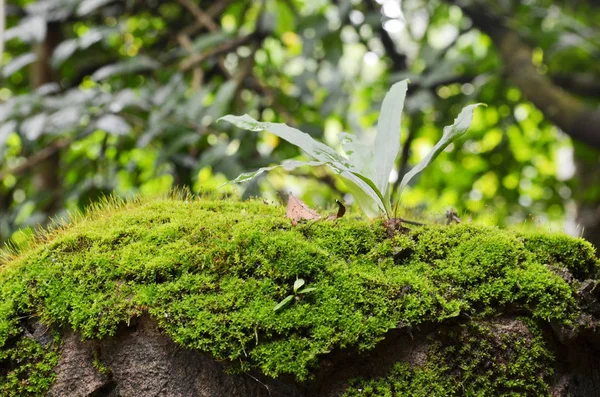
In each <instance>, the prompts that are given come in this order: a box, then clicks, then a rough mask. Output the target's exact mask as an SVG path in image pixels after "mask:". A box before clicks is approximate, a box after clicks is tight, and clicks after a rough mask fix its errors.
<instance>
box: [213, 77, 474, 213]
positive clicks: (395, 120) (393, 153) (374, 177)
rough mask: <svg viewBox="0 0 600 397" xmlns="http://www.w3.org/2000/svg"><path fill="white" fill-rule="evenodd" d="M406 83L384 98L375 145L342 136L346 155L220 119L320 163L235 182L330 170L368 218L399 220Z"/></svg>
mask: <svg viewBox="0 0 600 397" xmlns="http://www.w3.org/2000/svg"><path fill="white" fill-rule="evenodd" d="M407 84H408V80H403V81H400V82H398V83H396V84H394V85H393V86H392V88H391V89H390V91H389V92H388V93H387V95H386V96H385V98H384V100H383V104H382V106H381V112H380V113H379V120H378V122H377V135H376V137H375V142H374V144H373V145H370V144H367V143H364V142H361V141H360V140H359V139H358V137H357V136H355V135H350V134H347V133H343V134H342V135H341V143H342V146H343V148H344V151H345V153H346V156H344V155H342V154H340V153H338V152H337V151H336V150H335V149H333V148H331V147H329V146H327V145H325V144H324V143H321V142H318V141H316V140H314V139H313V138H312V137H311V136H310V135H308V134H307V133H304V132H302V131H300V130H297V129H295V128H292V127H289V126H287V125H285V124H283V123H262V122H259V121H256V120H255V119H253V118H252V117H250V116H249V115H247V114H245V115H243V116H232V115H228V116H224V117H222V118H221V119H220V120H225V121H228V122H230V123H232V124H234V125H235V126H237V127H239V128H243V129H246V130H250V131H269V132H271V133H273V134H275V135H277V136H278V137H280V138H282V139H284V140H286V141H288V142H290V143H292V144H293V145H296V146H298V147H299V148H300V149H302V150H303V151H304V152H305V153H306V154H307V155H308V156H310V157H312V158H313V159H314V160H315V161H298V160H286V161H284V162H283V163H281V165H276V166H271V167H264V168H260V169H259V170H257V171H254V172H248V173H244V174H241V175H240V176H238V177H237V178H236V179H234V180H233V181H232V182H244V181H249V180H251V179H253V178H255V177H257V176H258V175H260V174H262V173H264V172H267V171H270V170H272V169H274V168H277V167H283V168H285V169H286V170H292V169H295V168H298V167H301V166H304V165H308V166H321V165H327V166H328V167H329V168H331V170H332V171H333V172H334V173H336V174H337V175H339V176H340V177H342V179H343V180H344V182H345V183H346V186H347V187H348V190H349V191H350V193H352V195H353V196H354V198H355V199H356V201H357V202H358V205H359V206H360V208H361V209H362V210H363V211H364V213H365V214H366V215H367V216H368V217H370V218H373V217H377V216H379V215H381V214H384V215H385V216H386V217H387V218H388V220H389V219H394V218H395V216H394V213H393V212H392V204H391V202H390V198H391V196H392V192H391V186H390V183H389V178H390V173H391V171H392V169H393V168H394V164H395V162H396V158H397V157H398V153H399V152H400V124H401V121H402V120H401V119H402V110H403V108H404V99H405V98H406V91H407ZM479 105H482V104H480V103H477V104H473V105H469V106H466V107H465V108H464V109H463V110H462V111H461V112H460V114H459V115H458V117H457V118H456V119H455V120H454V124H452V125H449V126H447V127H444V131H443V134H442V138H441V139H440V140H439V141H438V143H436V145H435V146H434V147H433V149H431V151H430V152H429V153H428V154H427V156H425V158H423V160H421V162H420V163H419V164H417V165H416V166H415V167H414V168H413V169H411V170H410V171H409V172H408V173H406V175H404V177H403V178H402V180H401V182H400V187H399V192H398V197H400V195H401V193H402V191H403V190H404V188H405V187H406V186H407V185H408V183H409V182H410V181H411V179H413V178H414V177H415V175H417V174H418V173H420V172H421V171H423V170H424V169H425V168H426V167H427V166H428V165H429V164H431V162H433V160H435V158H436V157H437V156H438V155H439V154H440V153H441V152H442V151H443V150H444V149H445V148H446V147H448V145H450V144H451V143H452V142H454V141H456V140H457V139H458V138H459V137H461V136H462V135H464V134H465V133H466V131H467V129H468V128H469V126H470V125H471V121H472V119H473V111H474V109H475V108H476V107H477V106H479ZM397 204H398V203H396V209H397ZM394 212H395V211H394Z"/></svg>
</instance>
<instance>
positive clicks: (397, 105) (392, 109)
mask: <svg viewBox="0 0 600 397" xmlns="http://www.w3.org/2000/svg"><path fill="white" fill-rule="evenodd" d="M407 88H408V80H403V81H400V82H398V83H396V84H394V85H393V86H392V88H390V91H389V92H388V93H387V94H386V96H385V98H384V99H383V104H382V105H381V112H380V113H379V120H378V121H377V136H376V137H375V150H374V154H375V180H374V182H375V186H377V189H379V191H380V192H381V193H382V194H385V192H386V190H387V188H388V184H389V179H390V173H391V172H392V169H393V168H394V163H395V162H396V157H397V156H398V152H399V151H400V123H401V122H402V110H403V108H404V99H405V98H406V90H407Z"/></svg>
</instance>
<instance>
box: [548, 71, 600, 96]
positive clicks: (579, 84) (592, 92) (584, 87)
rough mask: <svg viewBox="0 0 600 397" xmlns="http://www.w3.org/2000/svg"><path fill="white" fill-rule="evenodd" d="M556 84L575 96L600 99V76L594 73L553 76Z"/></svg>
mask: <svg viewBox="0 0 600 397" xmlns="http://www.w3.org/2000/svg"><path fill="white" fill-rule="evenodd" d="M551 78H552V81H553V82H554V84H556V85H558V86H560V87H562V88H564V89H565V90H567V91H570V92H572V93H574V94H577V95H581V96H586V97H590V98H600V76H596V75H594V74H592V73H578V74H558V75H553V76H552V77H551Z"/></svg>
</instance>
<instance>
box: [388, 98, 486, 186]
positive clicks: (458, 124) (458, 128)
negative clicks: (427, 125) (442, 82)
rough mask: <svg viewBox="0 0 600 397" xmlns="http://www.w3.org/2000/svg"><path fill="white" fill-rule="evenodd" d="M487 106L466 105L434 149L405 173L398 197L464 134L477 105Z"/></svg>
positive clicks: (446, 128) (445, 130)
mask: <svg viewBox="0 0 600 397" xmlns="http://www.w3.org/2000/svg"><path fill="white" fill-rule="evenodd" d="M480 105H483V106H486V105H485V104H483V103H476V104H474V105H469V106H466V107H465V108H464V109H463V110H462V111H461V112H460V114H459V115H458V117H457V118H456V119H454V124H452V125H449V126H446V127H444V132H443V134H442V139H440V140H439V141H438V143H436V144H435V146H434V147H433V149H431V151H430V152H429V153H427V156H425V158H424V159H423V160H421V161H420V162H419V164H417V165H416V166H415V167H414V168H413V169H412V170H410V171H409V172H407V173H406V175H404V178H402V182H400V190H399V192H398V197H400V195H401V194H402V191H403V190H404V188H405V187H406V185H408V183H409V182H410V180H411V179H413V178H414V177H415V175H417V174H418V173H419V172H421V171H423V170H424V169H425V168H426V167H427V166H428V165H429V164H431V163H432V162H433V160H435V158H436V157H437V156H438V155H439V154H440V153H441V152H442V151H443V150H444V149H446V147H448V145H450V144H451V143H452V142H454V141H455V140H457V139H458V138H460V137H461V136H463V135H464V134H465V133H466V132H467V129H468V128H469V126H470V125H471V121H472V120H473V111H474V110H475V108H476V107H477V106H480Z"/></svg>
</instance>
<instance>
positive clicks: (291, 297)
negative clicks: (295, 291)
mask: <svg viewBox="0 0 600 397" xmlns="http://www.w3.org/2000/svg"><path fill="white" fill-rule="evenodd" d="M293 300H294V295H288V296H286V297H285V299H284V300H282V301H281V302H279V303H278V304H277V305H276V306H275V307H274V308H273V310H274V311H276V312H278V311H280V310H283V309H285V308H286V307H287V306H289V305H290V304H291V303H292V301H293Z"/></svg>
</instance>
